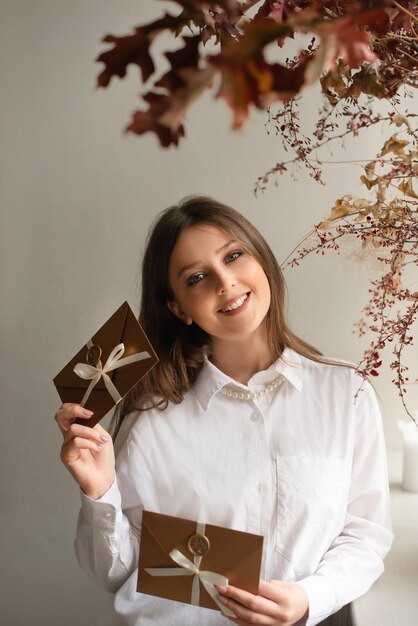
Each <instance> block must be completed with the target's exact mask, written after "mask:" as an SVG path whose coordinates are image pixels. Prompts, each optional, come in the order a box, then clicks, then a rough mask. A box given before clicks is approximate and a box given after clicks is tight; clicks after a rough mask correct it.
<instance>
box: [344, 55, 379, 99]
mask: <svg viewBox="0 0 418 626" xmlns="http://www.w3.org/2000/svg"><path fill="white" fill-rule="evenodd" d="M352 79H353V85H354V86H355V87H358V89H359V90H360V91H361V92H362V93H365V94H366V95H368V96H374V97H376V98H387V96H388V93H387V90H386V87H385V85H384V83H383V82H382V77H381V76H380V74H379V73H378V72H377V71H376V69H375V68H374V67H373V66H372V65H370V64H369V63H367V64H364V65H363V67H361V68H360V70H359V71H358V72H356V73H355V74H353V76H352Z"/></svg>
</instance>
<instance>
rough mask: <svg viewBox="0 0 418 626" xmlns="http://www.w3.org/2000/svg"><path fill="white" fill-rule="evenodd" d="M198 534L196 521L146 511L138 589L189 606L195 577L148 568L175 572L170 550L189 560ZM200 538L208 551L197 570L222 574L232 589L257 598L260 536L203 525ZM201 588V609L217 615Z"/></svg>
mask: <svg viewBox="0 0 418 626" xmlns="http://www.w3.org/2000/svg"><path fill="white" fill-rule="evenodd" d="M196 531H197V522H195V521H192V520H187V519H183V518H178V517H172V516H170V515H163V514H161V513H152V512H150V511H144V513H143V518H142V531H141V545H140V557H139V569H138V583H137V591H141V592H142V593H147V594H150V595H154V596H159V597H162V598H167V599H169V600H177V601H178V602H185V603H188V604H191V603H192V602H191V599H192V585H193V579H194V578H195V577H194V576H193V575H191V576H158V575H151V574H150V573H148V572H147V570H149V569H151V570H152V569H154V570H155V568H174V569H175V568H178V567H179V566H178V564H177V563H175V562H174V561H173V560H172V558H171V557H170V552H171V551H172V550H173V549H176V550H178V551H179V552H181V553H182V554H183V555H184V556H185V557H187V558H188V559H189V560H190V561H193V558H194V554H193V553H192V552H191V550H190V548H189V540H190V539H191V537H194V536H195V535H196ZM204 536H205V538H207V541H208V543H209V548H208V549H207V551H206V553H205V554H204V555H203V556H202V560H201V565H200V567H199V569H201V570H206V571H209V572H215V573H217V574H221V575H223V576H225V577H226V578H228V580H229V584H230V585H234V586H235V587H239V588H240V589H245V590H246V591H249V592H251V593H255V594H257V593H258V584H259V578H260V567H261V556H262V549H263V537H262V536H260V535H253V534H250V533H245V532H241V531H237V530H231V529H229V528H223V527H221V526H214V525H211V524H205V525H204ZM199 587H200V593H199V596H200V597H199V606H203V607H206V608H210V609H215V610H217V611H219V610H220V608H219V607H218V606H217V605H216V603H215V602H214V600H213V599H212V598H211V597H210V595H209V594H208V593H207V591H206V589H205V588H204V586H203V585H202V584H200V585H199Z"/></svg>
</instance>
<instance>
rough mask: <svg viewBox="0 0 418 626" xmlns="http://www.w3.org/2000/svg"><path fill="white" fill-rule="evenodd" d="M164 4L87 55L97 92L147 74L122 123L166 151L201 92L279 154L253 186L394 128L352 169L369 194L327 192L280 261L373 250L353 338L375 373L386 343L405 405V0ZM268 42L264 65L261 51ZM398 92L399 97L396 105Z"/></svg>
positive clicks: (414, 224) (410, 186) (412, 13)
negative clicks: (129, 75) (330, 196)
mask: <svg viewBox="0 0 418 626" xmlns="http://www.w3.org/2000/svg"><path fill="white" fill-rule="evenodd" d="M172 5H173V11H172V12H170V13H168V12H167V13H165V14H164V15H163V16H162V17H160V18H159V19H156V20H155V21H154V22H151V23H149V24H144V25H141V26H137V27H136V28H135V30H134V33H133V34H130V35H126V36H114V35H108V36H106V37H105V39H104V42H106V43H109V44H112V45H113V47H112V48H111V49H109V50H107V51H105V52H103V53H102V54H100V56H99V57H98V59H97V60H98V61H99V62H101V63H104V69H103V70H102V72H101V73H100V75H99V77H98V86H99V87H107V86H108V85H109V83H110V82H111V81H112V78H113V77H116V76H117V77H119V78H123V77H124V76H125V75H126V72H127V68H128V66H129V65H132V64H133V65H136V66H138V68H139V71H140V77H141V80H142V82H143V83H147V90H145V91H144V93H143V95H142V97H141V100H142V103H143V104H142V106H140V108H139V109H138V110H137V111H136V112H135V113H134V114H133V117H132V120H131V122H130V123H129V124H128V126H127V128H126V130H127V131H128V132H132V133H135V134H137V135H142V134H144V133H146V132H151V133H154V134H155V135H156V136H157V137H158V139H159V141H160V143H161V145H162V146H163V147H166V148H167V147H169V146H173V145H174V146H177V145H178V144H179V142H180V140H181V139H182V138H183V137H184V135H185V119H186V114H187V111H188V110H189V108H190V106H191V105H192V104H193V103H194V102H195V101H196V100H197V99H198V98H199V97H200V96H201V95H202V94H203V93H204V92H205V91H206V90H207V89H212V91H213V92H214V94H215V97H217V98H222V99H223V100H225V101H226V103H227V105H228V106H229V108H230V109H231V112H232V125H233V128H234V129H239V128H241V127H242V126H243V124H244V123H245V122H246V120H247V118H248V116H249V113H250V110H251V107H253V108H257V109H262V110H265V109H267V112H268V124H267V127H268V129H271V128H272V129H273V130H274V131H275V132H276V133H277V135H278V137H279V138H280V140H281V141H282V143H283V146H284V148H285V150H286V151H287V153H288V154H289V159H288V160H286V161H282V162H279V163H276V164H275V165H274V166H273V167H272V168H271V169H270V170H269V171H267V172H265V173H264V174H263V175H261V176H260V177H259V179H258V180H257V182H256V185H255V191H256V192H259V191H262V190H263V189H264V188H265V186H266V185H267V184H268V183H269V181H270V180H271V179H272V178H273V180H275V181H276V182H277V176H278V175H280V174H283V173H284V172H288V171H289V169H291V170H292V171H293V172H294V170H295V169H298V168H299V167H301V166H303V167H305V168H306V170H307V172H308V173H309V175H310V176H311V177H312V178H313V179H314V180H317V181H319V182H321V183H323V178H322V161H321V159H320V155H321V149H322V148H324V147H326V146H327V147H328V146H329V144H330V143H331V142H336V141H343V140H344V139H345V138H346V137H356V136H357V135H359V134H360V133H361V132H363V131H365V132H367V130H368V129H370V128H371V127H373V126H376V125H381V126H382V127H383V126H385V125H386V126H388V127H390V126H391V125H396V126H397V127H398V128H399V131H398V132H397V133H393V131H392V132H391V135H390V136H389V137H388V139H387V141H386V142H385V145H384V146H383V148H382V150H381V151H380V153H379V154H377V155H376V158H375V159H370V160H369V162H368V163H367V164H366V165H364V174H363V176H362V178H361V181H362V183H363V184H364V185H365V187H366V188H367V190H368V192H370V194H373V195H374V198H373V200H370V199H367V198H355V197H353V196H351V195H346V196H344V197H343V198H340V199H339V200H337V201H336V203H335V205H334V207H333V208H332V211H331V215H330V217H329V219H328V220H326V221H325V222H323V223H322V224H320V225H318V226H317V227H315V233H316V240H315V241H314V243H312V238H310V239H308V240H307V241H309V245H303V246H302V247H301V248H300V249H299V250H298V251H297V253H296V256H295V257H294V258H293V259H292V261H291V262H290V264H292V263H298V262H299V260H300V259H303V258H304V257H305V256H306V255H307V254H309V253H310V252H314V251H321V252H322V253H323V252H324V251H325V250H329V249H330V248H332V249H338V247H339V244H338V241H339V239H341V238H342V237H353V236H354V237H357V238H358V239H360V240H361V242H362V245H363V246H373V247H374V248H377V249H378V250H379V251H381V255H380V257H381V261H382V263H383V264H384V266H385V267H386V269H387V271H385V272H383V274H382V277H381V279H379V280H377V281H374V282H373V283H372V289H371V300H370V303H369V305H368V306H367V307H366V308H365V309H364V311H363V316H362V319H361V320H360V322H359V325H358V331H359V333H360V334H364V333H365V332H366V331H370V332H372V333H375V337H376V338H375V339H374V340H373V341H372V344H371V346H370V348H369V349H368V350H367V351H366V353H365V355H364V359H363V361H362V363H361V364H360V366H359V369H360V371H362V372H363V373H364V374H365V375H366V374H370V375H372V376H374V375H377V373H378V368H379V366H380V364H381V361H382V358H381V351H382V349H383V348H384V347H385V346H386V345H387V343H388V342H389V343H391V342H392V345H393V346H394V354H395V358H394V360H393V362H392V364H391V367H392V368H393V369H394V371H395V379H394V382H395V384H396V385H397V386H398V388H399V392H400V394H401V397H402V400H404V397H403V394H404V392H405V383H406V382H407V368H406V366H405V365H404V364H403V363H402V351H403V349H404V347H405V346H407V345H410V343H411V342H412V331H411V329H412V325H413V324H414V321H415V320H416V316H417V308H418V294H417V292H414V291H411V290H409V289H408V288H407V287H405V286H404V285H403V283H402V278H403V275H404V268H405V266H406V265H407V264H409V266H414V267H416V266H417V264H418V249H417V245H418V244H417V240H418V232H417V228H418V219H417V218H418V215H417V196H416V189H415V188H414V179H415V178H416V175H417V167H418V165H417V156H418V155H417V133H416V131H415V128H414V123H415V121H416V118H417V115H416V114H414V113H412V112H410V111H409V110H408V108H407V106H406V104H407V99H408V97H409V98H411V94H412V93H413V91H414V89H415V88H416V87H417V86H418V67H417V65H418V64H417V60H416V59H417V52H418V6H417V2H416V0H264V1H260V0H246V1H242V2H239V1H238V0H217V1H215V0H173V1H172ZM163 33H165V34H167V33H169V34H171V35H172V36H173V38H178V39H179V40H180V45H178V44H176V45H177V48H176V50H174V51H166V52H165V53H164V56H165V58H166V61H167V62H168V70H167V71H166V72H165V73H163V74H162V76H160V75H159V74H158V71H157V65H159V63H157V62H156V59H155V57H154V56H153V50H152V47H153V44H154V42H155V40H156V39H157V38H158V37H159V36H160V35H161V34H163ZM295 35H303V36H305V39H304V41H309V43H308V44H306V45H305V47H303V48H302V50H301V51H300V52H299V53H298V54H297V55H296V56H293V57H291V58H286V44H287V43H288V42H290V41H291V40H292V39H293V38H294V37H295ZM208 43H210V45H207V44H208ZM272 46H273V48H274V47H275V49H276V50H277V55H276V58H275V59H274V61H271V60H270V59H271V58H272V56H274V55H272V54H269V55H268V58H267V54H266V52H267V48H269V52H270V48H271V47H272ZM283 59H285V60H283ZM313 83H317V84H319V86H320V89H321V92H322V95H323V104H322V105H321V108H320V110H319V111H318V118H317V121H316V124H315V127H314V128H313V130H312V132H311V133H310V134H308V135H306V134H303V133H302V131H301V124H300V112H299V108H298V104H299V100H300V98H301V94H303V90H304V88H305V87H306V86H308V85H311V84H313ZM400 94H406V96H405V99H404V100H403V101H402V102H401V100H400ZM376 100H379V101H380V103H384V104H385V105H387V113H385V114H383V113H381V112H380V113H379V112H376V110H375V108H376V107H374V106H373V104H374V102H375V101H376ZM381 109H382V107H381V106H380V107H379V111H380V110H381ZM392 128H393V126H392ZM305 244H306V242H305Z"/></svg>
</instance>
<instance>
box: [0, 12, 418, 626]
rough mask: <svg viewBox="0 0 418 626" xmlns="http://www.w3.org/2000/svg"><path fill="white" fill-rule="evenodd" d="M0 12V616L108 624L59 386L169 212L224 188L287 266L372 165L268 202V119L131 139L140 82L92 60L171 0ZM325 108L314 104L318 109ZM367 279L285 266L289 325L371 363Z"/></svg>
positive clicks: (206, 116) (286, 184) (333, 172)
mask: <svg viewBox="0 0 418 626" xmlns="http://www.w3.org/2000/svg"><path fill="white" fill-rule="evenodd" d="M0 8H1V20H0V29H1V33H0V72H1V87H2V96H1V104H0V107H1V117H0V124H1V137H2V139H1V155H0V158H1V181H0V183H1V191H0V193H1V230H0V233H1V235H0V236H1V245H0V255H1V256H0V271H1V285H2V289H1V318H2V319H1V343H2V350H1V355H2V360H3V363H2V368H1V372H2V375H1V380H0V384H1V398H2V405H3V406H2V412H1V425H2V433H3V434H2V437H1V440H0V445H1V455H0V462H1V486H0V488H1V491H0V503H1V504H0V506H1V526H2V529H1V536H2V537H3V549H2V559H1V568H2V569H3V570H4V572H3V575H2V578H1V580H2V588H1V594H2V596H3V600H2V608H1V609H0V612H1V613H0V615H1V618H2V619H1V623H4V624H7V625H8V626H21V625H22V624H28V626H38V625H39V626H70V624H71V625H72V624H75V623H77V624H78V625H79V626H88V625H90V624H102V625H104V626H109V625H111V624H112V625H113V624H116V623H117V622H116V621H115V619H114V617H112V613H111V608H110V607H111V597H110V596H108V595H107V594H105V593H104V592H103V593H102V592H100V591H99V590H97V589H96V587H95V586H94V585H93V583H90V581H89V580H88V579H87V577H86V576H85V574H84V573H83V572H82V571H81V570H80V569H79V567H78V565H77V564H76V561H75V557H74V555H73V549H72V540H73V536H74V528H75V522H76V516H77V512H78V490H77V487H76V485H75V484H74V483H73V481H72V479H71V478H70V476H69V474H67V472H66V470H65V469H64V467H63V466H62V465H61V463H60V461H59V458H58V455H59V447H60V443H61V441H60V440H61V435H60V433H59V432H58V429H57V428H56V425H55V423H54V421H53V414H54V412H55V410H56V408H57V407H58V405H59V404H60V402H59V398H58V396H57V394H56V392H55V389H54V387H53V385H52V382H51V381H52V378H53V376H54V375H55V374H56V373H57V372H58V371H59V370H60V369H61V367H62V366H63V365H64V363H65V362H66V360H67V359H68V358H69V357H70V356H71V355H72V354H73V353H74V351H75V350H76V349H78V347H79V346H80V345H82V344H83V343H84V342H85V340H86V337H87V336H89V334H90V333H91V332H92V331H94V330H95V329H96V328H97V327H98V326H99V325H101V324H102V323H103V321H104V320H105V319H106V318H107V317H108V316H109V315H110V314H111V313H112V312H113V311H114V310H115V309H116V308H117V307H118V306H119V304H120V303H121V302H122V300H124V299H126V298H127V299H128V300H129V301H130V302H131V304H132V306H133V307H137V302H138V296H137V291H138V284H137V280H138V279H137V276H138V267H139V259H140V253H141V250H142V248H143V242H144V237H145V234H146V232H147V230H148V227H149V225H150V223H151V221H152V219H153V217H154V216H155V214H156V213H157V212H158V211H160V210H161V209H163V208H165V207H166V206H168V205H170V204H172V203H173V202H175V201H176V200H178V199H180V198H181V197H183V196H184V195H187V194H190V193H205V194H210V195H213V196H214V197H215V198H219V199H220V200H222V201H224V202H226V203H230V204H232V205H233V206H235V207H236V208H238V209H239V210H241V211H242V212H243V213H244V214H245V215H246V216H247V217H249V218H250V219H251V220H252V221H253V222H254V223H255V224H256V225H257V226H258V227H259V228H260V230H261V231H262V232H263V233H264V234H265V235H266V236H267V238H268V240H269V242H270V243H271V245H272V247H273V248H274V250H275V252H276V253H277V256H278V258H279V260H282V259H283V258H285V257H286V256H287V254H288V252H289V251H290V250H291V249H292V248H293V247H294V245H295V244H296V243H297V242H298V240H299V239H300V238H301V237H302V236H303V235H304V234H305V233H306V231H307V230H309V229H310V227H311V226H312V224H313V223H314V222H318V221H319V220H320V219H322V218H323V217H325V216H326V214H327V212H328V208H329V207H330V206H331V204H332V201H333V200H334V199H335V198H336V197H338V196H340V195H342V194H343V193H347V192H352V191H355V189H354V188H353V182H352V181H353V180H354V179H356V178H358V176H359V171H358V169H356V168H354V167H347V169H342V168H337V166H330V167H329V169H328V171H329V185H328V187H325V188H324V187H321V186H319V185H317V184H315V183H313V182H312V181H311V180H310V179H309V178H307V177H306V176H305V175H304V174H303V173H301V175H300V177H299V181H298V182H294V181H292V180H291V179H290V178H281V179H280V180H279V182H280V185H279V187H278V188H276V187H275V186H274V185H271V186H270V188H269V189H268V191H267V192H266V193H265V194H264V195H262V196H260V197H259V198H257V199H256V198H255V197H254V195H253V193H252V187H253V182H254V181H255V180H256V178H257V176H258V175H259V174H261V173H263V172H264V171H265V170H267V169H268V168H269V167H270V166H271V165H272V164H274V163H275V162H276V161H277V160H280V159H281V158H282V157H281V156H280V154H281V152H280V142H279V140H278V139H277V138H275V137H274V136H272V135H270V136H267V134H266V133H265V132H264V130H263V123H264V121H265V116H264V114H262V113H259V114H257V115H254V116H253V117H252V119H251V121H250V123H249V124H248V126H247V127H246V128H245V129H244V130H243V132H242V133H240V134H238V133H235V134H233V133H232V132H231V131H230V115H229V112H228V111H227V110H226V107H225V106H224V105H223V104H221V103H216V104H213V102H212V100H211V99H210V98H209V97H208V98H206V100H205V101H204V102H202V103H199V104H198V105H197V106H196V107H195V109H194V110H193V111H192V112H191V113H190V114H189V117H188V126H187V135H188V138H187V140H186V141H184V142H183V145H182V147H181V148H180V149H178V150H176V149H171V150H165V151H163V150H162V149H160V148H159V146H158V145H157V142H156V139H155V138H154V137H153V136H145V137H143V138H136V137H134V136H126V135H123V134H122V129H123V127H124V125H125V124H126V123H127V122H128V120H129V118H130V114H131V112H132V110H134V108H135V96H136V94H137V93H138V92H139V90H140V87H139V85H138V83H137V80H136V76H137V71H136V69H132V70H131V72H130V75H129V80H127V81H123V82H119V81H115V82H114V84H113V85H112V86H111V88H110V89H108V90H100V91H97V90H95V87H94V85H95V76H96V74H97V73H98V70H99V66H97V65H95V64H94V62H93V60H94V58H95V57H96V56H97V55H98V54H99V53H100V52H101V51H102V50H103V49H104V46H103V45H101V44H100V43H99V42H100V39H101V38H102V37H103V36H104V35H105V34H106V33H108V32H110V33H119V34H125V33H127V32H128V31H129V30H130V29H131V27H132V26H134V25H136V24H138V23H142V22H143V21H146V20H151V19H153V18H154V17H156V16H158V15H159V14H160V13H161V12H162V11H163V9H164V4H163V3H161V2H155V1H154V2H153V1H152V0H147V1H145V0H119V1H118V2H113V1H112V0H87V1H86V0H71V1H70V2H69V1H68V0H1V1H0ZM315 106H316V105H315V98H314V95H313V94H311V95H308V96H307V101H306V109H307V110H308V112H309V110H311V111H314V110H315ZM380 140H381V137H380V136H379V135H378V134H375V135H369V136H368V137H367V139H364V140H363V141H360V143H358V144H357V148H356V150H357V153H358V154H360V155H362V158H367V157H368V156H373V155H374V153H375V152H374V151H373V145H374V146H375V147H376V146H377V145H379V143H380ZM342 154H343V158H348V157H349V156H350V154H351V152H347V153H342ZM364 155H366V156H364ZM330 158H332V157H330ZM367 272H368V270H366V268H365V266H364V265H359V264H358V263H356V262H354V261H353V260H348V259H347V258H346V257H341V258H338V257H336V256H333V255H330V256H328V257H315V258H312V259H310V260H308V261H307V262H306V263H305V264H304V265H302V266H301V267H300V268H298V269H295V270H289V271H287V272H286V279H287V282H288V285H289V292H290V300H289V314H290V317H291V319H292V321H293V326H294V328H295V329H296V330H297V331H298V332H299V333H300V334H301V335H303V336H304V337H305V338H307V339H308V340H310V341H311V342H312V343H314V344H316V345H317V346H318V347H319V348H321V349H322V350H323V351H324V352H326V353H328V354H332V355H339V356H341V357H344V358H348V359H351V360H353V361H356V360H358V359H359V357H360V355H361V353H362V348H363V346H362V344H361V343H360V342H359V341H358V340H356V339H355V338H354V336H353V334H352V327H353V323H354V321H355V320H356V319H357V318H358V316H359V312H360V309H361V307H362V306H363V305H364V304H365V302H366V298H367V289H368V283H367ZM415 356H416V352H415ZM390 378H391V376H390V374H388V375H385V376H382V377H381V378H379V379H377V380H376V387H377V389H378V391H379V393H380V395H381V398H382V400H383V402H384V406H385V412H386V417H385V424H386V429H387V439H388V446H389V447H391V448H397V447H399V443H400V440H399V436H398V434H397V431H396V428H395V425H396V419H397V418H398V417H399V416H400V415H402V408H401V405H400V403H399V401H398V399H397V396H396V391H394V389H393V387H391V386H390V384H389V382H388V381H389V380H390ZM22 591H23V595H22ZM23 599H24V602H23Z"/></svg>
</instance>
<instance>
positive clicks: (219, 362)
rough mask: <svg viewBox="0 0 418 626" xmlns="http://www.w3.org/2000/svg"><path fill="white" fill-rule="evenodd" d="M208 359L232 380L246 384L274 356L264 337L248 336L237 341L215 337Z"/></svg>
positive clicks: (266, 365) (271, 360) (265, 367)
mask: <svg viewBox="0 0 418 626" xmlns="http://www.w3.org/2000/svg"><path fill="white" fill-rule="evenodd" d="M210 360H211V361H212V363H213V364H214V365H216V367H217V368H218V369H219V370H221V372H224V374H226V375H227V376H230V377H231V378H233V379H234V380H236V381H238V382H240V383H243V384H244V385H246V384H247V383H248V381H249V380H250V378H251V377H252V376H253V375H254V374H256V373H257V372H260V371H261V370H265V369H267V368H268V367H269V366H270V365H271V364H272V362H273V360H274V356H273V354H272V352H271V350H270V348H269V346H268V342H267V339H266V337H260V336H257V337H250V338H246V339H242V340H239V341H237V340H236V341H226V340H221V339H215V340H213V341H212V355H211V357H210Z"/></svg>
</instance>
